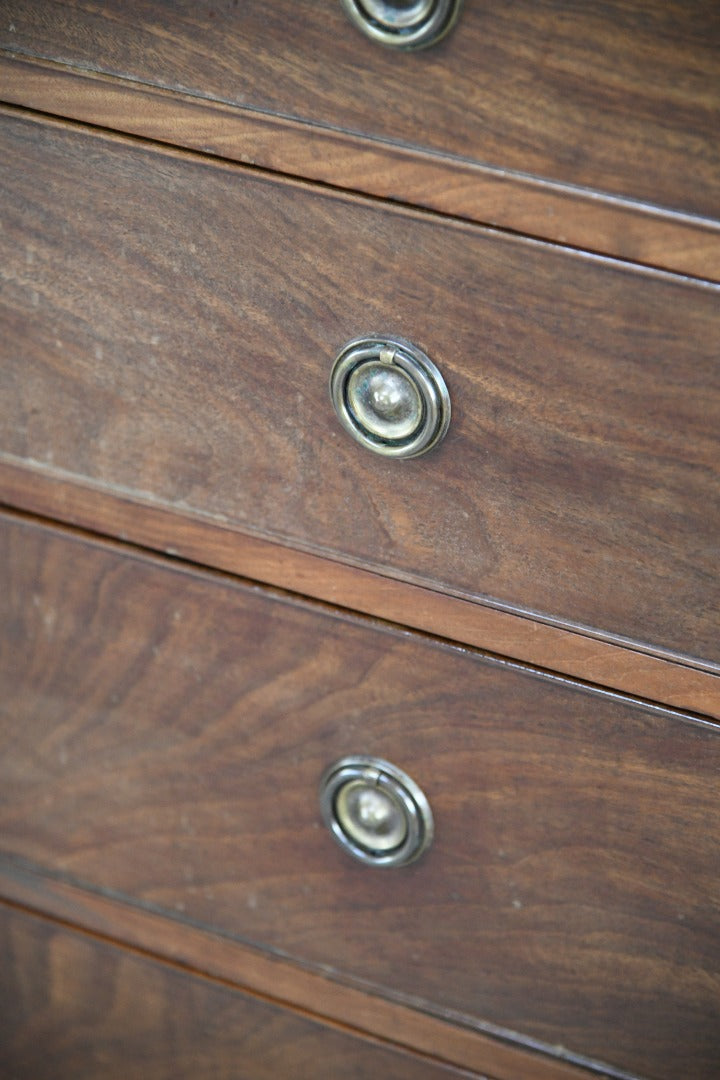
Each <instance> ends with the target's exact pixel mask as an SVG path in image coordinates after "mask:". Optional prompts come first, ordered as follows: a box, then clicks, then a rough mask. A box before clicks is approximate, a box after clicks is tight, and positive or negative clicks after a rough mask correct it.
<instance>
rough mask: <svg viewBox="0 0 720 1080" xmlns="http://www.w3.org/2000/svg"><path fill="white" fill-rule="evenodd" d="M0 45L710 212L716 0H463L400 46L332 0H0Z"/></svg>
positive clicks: (719, 75) (715, 166)
mask: <svg viewBox="0 0 720 1080" xmlns="http://www.w3.org/2000/svg"><path fill="white" fill-rule="evenodd" d="M0 47H2V48H4V49H6V50H10V51H12V52H14V53H16V54H19V55H21V56H28V55H33V56H40V57H44V58H47V59H51V60H58V61H61V62H62V63H64V64H67V65H71V66H75V67H80V68H83V69H88V68H89V69H91V70H94V71H101V72H107V73H110V74H115V75H119V76H122V77H125V78H128V79H131V80H133V81H139V82H141V83H144V84H151V85H153V86H160V87H166V88H170V89H173V90H183V91H189V92H191V93H192V94H194V95H195V96H200V97H203V98H211V99H216V100H219V101H221V102H226V103H231V104H233V105H238V106H241V107H243V108H247V109H252V110H259V111H262V112H266V113H272V114H280V115H282V116H289V117H293V118H297V119H301V120H306V121H311V122H313V123H317V124H322V125H325V126H330V127H332V128H334V129H341V130H344V131H348V130H349V131H351V132H357V133H360V134H370V135H373V136H376V137H380V138H382V139H384V140H390V141H391V142H394V143H401V144H404V145H410V146H414V147H420V148H423V149H430V150H433V151H440V152H443V153H446V154H452V155H456V156H458V157H460V158H462V159H466V160H467V159H469V160H471V161H476V162H480V163H483V164H489V165H492V166H495V167H499V168H501V169H505V170H519V171H521V172H523V173H529V174H533V175H535V176H540V177H545V178H547V179H550V180H556V181H561V182H565V183H568V184H574V185H582V186H584V187H589V188H593V189H595V190H599V191H602V192H608V193H611V194H615V195H621V196H628V197H630V198H633V199H637V200H640V201H646V202H650V203H655V204H659V205H662V206H666V207H668V208H671V209H675V210H681V211H685V212H688V213H691V214H699V215H704V216H708V217H712V218H715V219H717V218H718V187H717V185H718V174H719V172H720V157H719V156H718V140H717V132H718V130H720V94H719V93H718V88H719V87H720V13H719V11H718V6H717V4H716V3H715V0H604V2H603V3H593V4H568V3H567V2H565V0H514V2H513V3H510V4H507V3H506V4H489V3H485V2H483V0H466V3H465V4H464V11H463V14H462V17H461V20H460V22H459V24H458V26H457V29H456V32H455V33H453V34H452V35H451V36H450V37H449V38H447V39H446V40H445V41H444V42H443V43H442V44H441V45H440V46H438V47H437V48H434V49H428V50H426V51H424V52H422V53H417V54H412V55H408V54H401V53H400V54H399V53H397V52H393V51H391V50H386V49H382V48H380V47H378V46H376V45H373V44H372V43H371V42H370V41H368V40H366V39H365V38H364V37H363V36H362V35H361V34H360V33H358V32H357V31H356V30H355V29H354V28H353V27H352V26H351V25H350V23H349V22H348V21H347V19H346V18H345V16H344V15H343V13H342V11H341V8H340V4H339V3H338V2H337V0H322V2H319V0H273V3H271V4H269V3H267V2H265V0H243V2H242V3H237V2H234V0H203V2H198V0H133V2H132V3H129V2H127V0H114V2H108V0H103V2H102V3H100V2H91V3H89V2H87V0H74V2H73V0H65V2H62V3H61V2H57V0H56V2H52V3H48V2H47V0H5V2H4V4H3V18H2V21H1V22H0Z"/></svg>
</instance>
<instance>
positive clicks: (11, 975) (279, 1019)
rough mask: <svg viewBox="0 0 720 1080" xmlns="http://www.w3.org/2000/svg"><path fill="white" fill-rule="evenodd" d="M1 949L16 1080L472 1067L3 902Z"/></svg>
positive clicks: (420, 1074)
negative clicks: (447, 1062) (361, 1035)
mask: <svg viewBox="0 0 720 1080" xmlns="http://www.w3.org/2000/svg"><path fill="white" fill-rule="evenodd" d="M0 955H2V957H3V964H2V967H0V1003H1V1004H2V1008H0V1070H1V1071H2V1075H3V1076H7V1077H12V1078H13V1080H78V1078H80V1077H82V1080H94V1078H96V1077H97V1078H102V1080H114V1078H116V1077H117V1078H118V1080H125V1078H126V1077H128V1076H137V1077H142V1080H169V1078H170V1077H177V1078H178V1080H198V1078H205V1077H207V1078H208V1080H227V1078H235V1077H238V1076H243V1077H251V1078H252V1080H282V1078H283V1077H292V1078H293V1080H295V1078H297V1080H317V1078H322V1080H337V1077H339V1076H351V1077H357V1078H358V1080H376V1078H377V1077H379V1076H383V1077H389V1078H391V1080H416V1078H421V1080H435V1078H437V1080H442V1078H445V1077H451V1076H458V1075H460V1074H459V1073H458V1072H457V1071H456V1070H455V1069H450V1068H443V1066H441V1065H437V1064H432V1063H429V1062H426V1061H423V1060H422V1059H421V1058H419V1057H416V1056H415V1055H412V1054H406V1053H398V1052H394V1051H393V1050H391V1049H384V1048H381V1047H378V1046H372V1045H370V1044H368V1043H363V1042H362V1041H361V1040H360V1039H357V1038H353V1037H352V1036H351V1035H349V1034H346V1033H345V1032H339V1031H334V1030H331V1029H329V1028H324V1027H323V1026H322V1025H321V1024H318V1023H314V1022H313V1021H312V1020H309V1019H308V1018H307V1017H305V1016H298V1015H297V1014H293V1013H290V1012H287V1011H284V1010H282V1009H280V1008H278V1007H276V1006H274V1005H271V1004H269V1003H268V1002H266V1001H261V1000H259V999H256V998H252V997H249V996H245V995H244V994H241V993H239V992H237V991H234V990H231V989H229V988H228V987H226V986H223V985H222V984H219V983H213V982H209V981H206V980H204V979H202V978H199V977H193V976H192V975H188V974H187V973H184V972H181V971H179V970H178V969H177V968H175V967H171V966H170V965H166V964H161V963H157V962H155V961H153V960H151V959H148V958H147V957H143V956H140V955H138V954H136V953H134V952H125V951H124V950H123V949H120V948H117V947H114V946H113V945H110V944H107V943H105V942H102V941H100V940H97V939H95V938H90V937H85V935H83V934H79V933H75V932H73V931H71V930H68V929H66V928H63V927H59V926H57V925H53V924H52V923H48V922H45V921H44V920H43V919H39V918H35V917H32V916H30V915H27V914H24V913H22V912H20V911H16V910H13V909H12V908H5V907H2V906H0ZM463 1075H467V1074H465V1073H463Z"/></svg>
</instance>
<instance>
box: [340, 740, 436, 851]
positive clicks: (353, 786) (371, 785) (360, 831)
mask: <svg viewBox="0 0 720 1080" xmlns="http://www.w3.org/2000/svg"><path fill="white" fill-rule="evenodd" d="M320 812H321V814H322V818H323V821H324V822H325V824H326V825H327V827H328V829H329V830H330V832H331V833H332V835H333V837H334V838H335V840H336V841H337V842H338V844H340V846H341V847H342V848H343V850H344V851H346V852H348V854H350V855H352V856H353V858H355V859H358V860H359V862H362V863H365V865H366V866H386V867H388V866H407V865H408V863H411V862H414V861H415V860H416V859H418V858H419V857H420V856H421V855H422V853H423V852H424V851H426V850H427V849H428V847H429V846H430V844H431V842H432V838H433V833H434V823H433V816H432V811H431V809H430V804H429V803H428V801H427V799H426V798H425V795H424V794H423V792H422V791H421V790H420V788H419V787H418V786H417V784H416V783H415V781H414V780H412V779H411V778H410V777H409V776H408V775H407V773H404V772H403V771H402V769H398V767H397V766H396V765H391V764H390V762H389V761H383V760H382V759H381V758H374V757H365V756H363V755H357V756H354V757H345V758H340V760H339V761H336V762H335V763H334V764H333V765H331V766H330V767H329V768H328V769H326V770H325V772H324V774H323V777H322V779H321V781H320Z"/></svg>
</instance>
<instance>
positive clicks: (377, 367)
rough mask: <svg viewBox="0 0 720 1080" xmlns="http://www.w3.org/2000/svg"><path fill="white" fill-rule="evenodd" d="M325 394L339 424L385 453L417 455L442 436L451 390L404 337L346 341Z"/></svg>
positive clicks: (445, 430)
mask: <svg viewBox="0 0 720 1080" xmlns="http://www.w3.org/2000/svg"><path fill="white" fill-rule="evenodd" d="M330 396H331V397H332V402H333V406H334V407H335V412H336V413H337V416H338V419H339V420H340V423H341V424H342V425H343V427H344V428H345V430H346V431H347V432H348V433H349V434H350V435H352V437H353V438H354V439H356V440H357V442H359V443H360V444H361V445H362V446H365V447H366V448H367V449H368V450H373V451H374V452H375V453H376V454H382V455H383V456H385V457H404V458H410V457H419V455H420V454H426V453H427V452H428V450H432V448H433V447H434V446H437V445H438V443H439V442H440V441H441V440H442V439H443V438H444V437H445V434H446V432H447V429H448V425H449V423H450V395H449V394H448V389H447V386H446V385H445V380H444V379H443V377H442V375H441V374H440V372H439V370H438V369H437V367H436V366H435V364H433V362H432V360H431V359H430V358H429V357H428V356H426V355H425V353H424V352H423V351H422V350H421V349H418V347H417V346H416V345H413V344H412V342H410V341H405V339H404V338H396V337H365V338H355V339H353V340H352V341H349V342H348V343H347V344H346V345H344V346H343V348H342V349H341V350H340V353H339V354H338V356H337V357H336V358H335V363H334V364H333V368H332V372H331V375H330Z"/></svg>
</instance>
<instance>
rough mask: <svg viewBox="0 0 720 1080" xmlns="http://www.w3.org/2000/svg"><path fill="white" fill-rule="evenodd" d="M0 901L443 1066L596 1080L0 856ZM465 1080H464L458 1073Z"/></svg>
mask: <svg viewBox="0 0 720 1080" xmlns="http://www.w3.org/2000/svg"><path fill="white" fill-rule="evenodd" d="M0 897H2V898H4V899H5V900H6V901H9V902H11V903H15V904H21V905H23V906H24V907H26V908H27V909H28V910H30V911H35V912H39V913H41V914H44V915H46V916H47V915H50V916H53V917H54V918H56V919H60V920H62V921H63V922H65V923H68V924H70V925H74V926H78V927H81V928H83V929H84V931H85V932H92V933H95V934H100V935H102V936H103V937H104V938H105V939H106V940H109V941H111V942H112V941H114V942H115V943H119V944H122V945H123V946H125V947H131V948H138V949H141V950H142V951H143V952H149V953H150V954H152V955H153V956H156V957H160V958H165V959H167V960H169V961H171V962H172V963H175V964H180V965H181V966H182V967H183V968H185V969H186V970H188V971H192V972H195V973H196V974H200V975H209V976H210V977H211V978H214V979H221V980H222V981H223V982H225V983H231V984H232V985H233V986H236V987H237V988H238V989H247V990H250V991H252V992H254V993H257V994H259V995H261V996H263V997H265V998H266V999H267V998H270V999H272V1000H273V1001H279V1002H282V1003H283V1004H284V1005H285V1006H291V1007H295V1008H298V1009H300V1010H302V1011H303V1012H304V1013H305V1014H306V1015H315V1016H320V1017H323V1018H325V1020H326V1021H327V1022H331V1021H333V1022H335V1023H336V1024H339V1025H342V1026H343V1027H345V1028H350V1029H352V1030H353V1031H354V1032H357V1033H359V1034H362V1035H365V1036H368V1037H371V1038H375V1039H378V1038H379V1039H380V1040H383V1041H385V1042H388V1041H389V1042H392V1043H393V1044H395V1045H396V1046H402V1047H404V1048H408V1047H410V1048H413V1049H415V1050H416V1051H420V1052H425V1053H426V1054H429V1055H430V1056H432V1057H433V1058H440V1059H442V1061H443V1062H445V1063H447V1064H448V1065H455V1066H457V1067H458V1068H461V1069H463V1070H468V1069H469V1070H473V1076H474V1075H476V1072H475V1070H477V1071H479V1072H481V1073H482V1075H483V1077H485V1078H487V1077H490V1076H493V1077H497V1078H498V1080H589V1078H590V1077H591V1076H592V1077H594V1078H595V1080H598V1072H597V1070H596V1069H592V1070H591V1071H589V1070H588V1069H587V1068H584V1067H582V1066H580V1065H578V1064H577V1063H573V1062H570V1061H568V1060H567V1059H564V1060H563V1059H560V1058H558V1057H557V1056H555V1054H553V1055H552V1056H549V1055H545V1054H541V1053H539V1052H537V1051H533V1050H532V1049H531V1048H528V1047H525V1046H522V1045H518V1044H516V1043H512V1042H508V1041H505V1040H502V1039H499V1038H493V1037H491V1036H490V1035H488V1034H486V1033H484V1032H482V1031H480V1030H478V1029H477V1027H475V1028H473V1027H471V1026H469V1025H466V1024H463V1025H460V1024H457V1023H453V1020H452V1018H449V1019H446V1018H443V1017H440V1016H437V1015H434V1016H433V1015H432V1014H430V1013H428V1012H427V1011H422V1012H420V1011H418V1010H417V1009H413V1008H409V1007H408V1006H406V1005H402V1004H399V1003H398V1002H394V1001H388V1000H386V999H384V998H381V997H378V996H377V995H374V994H372V993H370V992H368V991H367V990H362V989H359V988H357V987H353V986H351V985H348V984H347V983H343V982H339V981H338V973H337V972H332V973H329V974H328V973H322V974H319V973H317V972H312V971H309V970H307V969H306V968H304V967H301V966H299V965H297V964H293V963H292V962H289V961H288V960H286V959H283V958H281V957H279V956H278V955H277V954H266V953H264V952H262V951H261V950H260V949H256V948H252V947H250V946H248V945H245V944H242V943H240V942H238V941H235V940H233V939H231V938H228V937H226V936H222V935H219V934H218V933H217V932H210V931H207V930H203V929H202V928H200V927H198V926H192V925H190V924H188V923H187V922H181V921H180V920H179V919H178V918H177V915H176V916H175V917H174V918H168V917H167V915H165V914H162V913H160V912H154V911H148V910H146V909H143V908H140V907H138V906H136V905H131V904H128V903H125V902H120V901H118V900H117V899H116V898H110V897H108V896H102V895H99V894H98V893H95V892H91V891H88V890H87V889H84V888H78V887H77V886H75V885H72V884H69V883H68V882H66V881H62V880H58V879H57V878H53V877H51V876H48V875H47V874H43V873H42V872H39V871H38V870H37V869H34V868H31V867H30V866H28V865H27V864H22V863H18V862H17V861H16V860H13V859H8V858H4V857H3V856H2V855H0ZM462 1075H463V1076H466V1075H468V1074H467V1073H466V1072H464V1071H463V1073H462Z"/></svg>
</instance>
